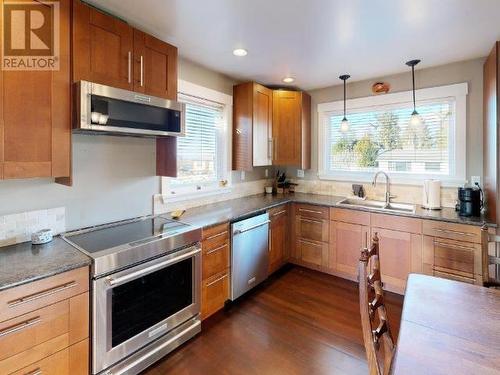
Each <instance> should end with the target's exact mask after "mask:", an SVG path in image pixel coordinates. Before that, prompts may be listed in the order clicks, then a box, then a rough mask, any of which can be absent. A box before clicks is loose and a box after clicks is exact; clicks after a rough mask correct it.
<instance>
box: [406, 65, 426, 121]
mask: <svg viewBox="0 0 500 375" xmlns="http://www.w3.org/2000/svg"><path fill="white" fill-rule="evenodd" d="M420 61H421V60H418V59H417V60H410V61H407V62H406V65H408V66H409V67H411V80H412V84H413V112H412V114H411V117H410V126H412V127H415V128H416V127H419V126H421V125H422V118H421V117H420V115H419V114H418V112H417V107H416V104H415V65H417V64H418V63H419V62H420Z"/></svg>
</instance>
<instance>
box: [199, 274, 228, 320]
mask: <svg viewBox="0 0 500 375" xmlns="http://www.w3.org/2000/svg"><path fill="white" fill-rule="evenodd" d="M229 278H230V275H229V270H227V271H225V272H222V273H220V274H217V275H214V276H213V277H211V278H209V279H207V280H204V281H203V285H202V289H201V318H202V319H206V318H208V317H209V316H210V315H212V314H214V313H216V312H217V311H219V310H220V309H222V308H223V307H224V303H225V302H226V301H227V300H228V299H229Z"/></svg>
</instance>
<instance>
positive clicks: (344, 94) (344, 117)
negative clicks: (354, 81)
mask: <svg viewBox="0 0 500 375" xmlns="http://www.w3.org/2000/svg"><path fill="white" fill-rule="evenodd" d="M345 81H346V80H345V79H344V118H345V93H346V91H345Z"/></svg>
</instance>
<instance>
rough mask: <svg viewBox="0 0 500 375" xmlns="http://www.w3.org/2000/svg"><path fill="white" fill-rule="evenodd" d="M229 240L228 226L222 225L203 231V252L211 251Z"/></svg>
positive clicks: (226, 224)
mask: <svg viewBox="0 0 500 375" xmlns="http://www.w3.org/2000/svg"><path fill="white" fill-rule="evenodd" d="M228 239H229V224H228V223H224V224H221V225H216V226H214V227H210V228H208V229H203V243H202V247H203V251H207V250H211V249H214V248H216V247H219V246H221V245H223V244H224V243H226V242H227V241H228Z"/></svg>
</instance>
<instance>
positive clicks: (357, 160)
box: [326, 99, 455, 175]
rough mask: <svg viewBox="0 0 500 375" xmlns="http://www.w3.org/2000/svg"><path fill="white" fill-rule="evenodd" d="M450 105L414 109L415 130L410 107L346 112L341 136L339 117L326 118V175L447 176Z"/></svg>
mask: <svg viewBox="0 0 500 375" xmlns="http://www.w3.org/2000/svg"><path fill="white" fill-rule="evenodd" d="M454 105H455V103H454V100H451V99H446V100H441V101H437V102H436V101H434V102H432V103H425V104H419V105H418V108H417V110H418V112H419V114H420V116H421V119H422V121H421V125H419V126H413V125H411V124H410V116H411V113H412V111H413V108H412V106H411V105H410V104H405V105H399V106H394V105H393V106H384V107H376V108H373V107H372V108H364V109H358V110H356V111H349V112H348V115H347V117H348V119H349V124H350V126H349V130H348V131H346V132H342V131H341V130H340V122H341V121H342V118H343V114H342V113H331V114H329V115H328V117H327V132H326V134H327V137H328V140H327V141H328V145H329V146H328V147H329V150H327V152H329V156H328V157H329V159H328V162H329V165H328V167H329V169H330V170H332V171H334V170H343V171H366V172H371V171H374V170H379V169H382V170H385V171H388V172H403V173H415V174H417V173H418V174H439V175H447V174H449V160H448V159H449V139H448V138H449V129H450V125H451V123H452V121H454Z"/></svg>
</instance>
